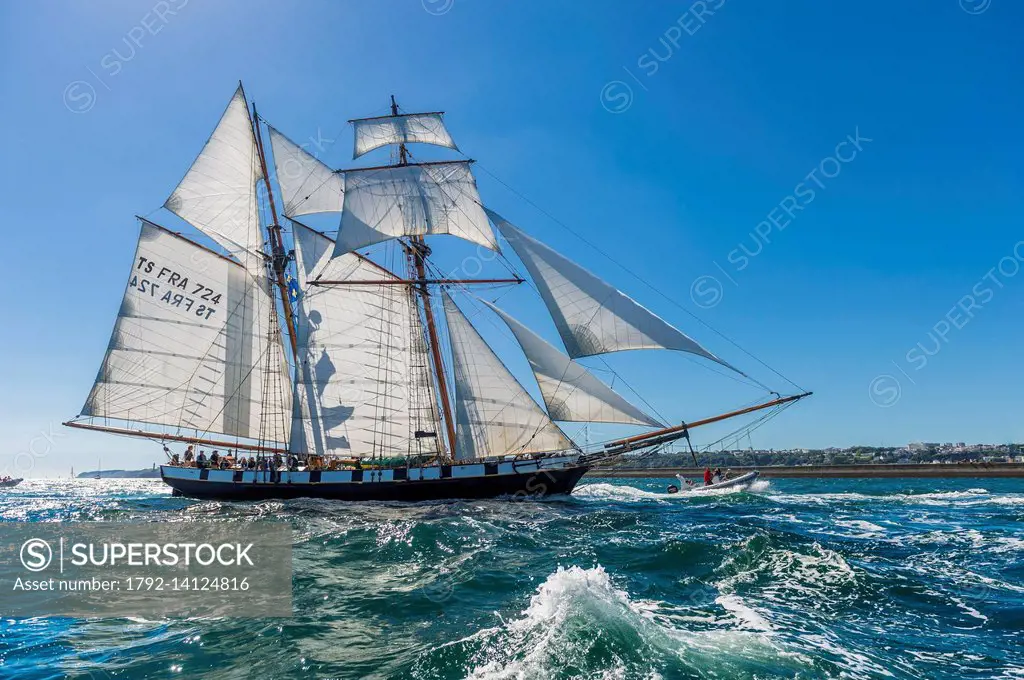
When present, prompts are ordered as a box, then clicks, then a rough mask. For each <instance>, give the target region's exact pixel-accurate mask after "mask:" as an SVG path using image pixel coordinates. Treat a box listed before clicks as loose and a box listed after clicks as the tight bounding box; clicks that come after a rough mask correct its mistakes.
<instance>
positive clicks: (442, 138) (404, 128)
mask: <svg viewBox="0 0 1024 680" xmlns="http://www.w3.org/2000/svg"><path fill="white" fill-rule="evenodd" d="M441 116H442V114H440V113H409V114H405V115H399V116H381V117H379V118H360V119H358V120H353V121H352V125H353V126H354V128H355V149H354V150H353V153H352V158H359V157H360V156H362V155H363V154H364V153H367V152H369V151H373V150H374V149H378V148H380V147H382V146H387V145H389V144H414V143H421V144H433V145H434V146H446V147H448V148H449V149H456V150H458V147H457V146H455V142H454V141H453V140H452V137H451V135H450V134H448V129H447V128H445V126H444V120H443V119H442V118H441Z"/></svg>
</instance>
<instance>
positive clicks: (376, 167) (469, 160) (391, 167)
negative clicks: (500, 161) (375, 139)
mask: <svg viewBox="0 0 1024 680" xmlns="http://www.w3.org/2000/svg"><path fill="white" fill-rule="evenodd" d="M403 148H405V144H400V145H399V150H401V149H403ZM406 153H408V152H406ZM459 163H476V161H475V160H473V159H472V158H465V159H462V160H457V161H423V162H422V163H399V164H398V165H400V166H402V167H410V168H414V167H423V166H427V165H458V164H459ZM395 167H396V166H394V165H374V166H372V167H369V168H342V169H341V170H335V171H334V174H335V175H341V174H344V173H346V172H366V171H368V170H394V169H395Z"/></svg>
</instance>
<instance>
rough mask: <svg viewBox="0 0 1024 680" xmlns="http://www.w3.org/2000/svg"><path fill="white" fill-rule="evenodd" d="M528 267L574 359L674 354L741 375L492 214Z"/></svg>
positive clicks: (615, 291)
mask: <svg viewBox="0 0 1024 680" xmlns="http://www.w3.org/2000/svg"><path fill="white" fill-rule="evenodd" d="M487 215H488V216H489V217H490V218H491V220H492V221H493V222H494V224H495V225H497V227H498V229H499V231H501V233H502V235H503V236H504V237H505V239H506V240H507V241H508V242H509V243H510V244H511V245H512V248H513V249H514V250H515V251H516V253H517V254H518V255H519V258H520V259H521V260H522V261H523V264H524V265H526V269H527V270H528V271H529V272H530V276H531V277H532V278H533V280H534V283H536V284H537V289H538V291H539V292H540V295H541V297H542V298H543V299H544V304H545V305H547V308H548V311H550V312H551V316H552V318H553V319H554V321H555V326H556V327H557V328H558V334H559V335H561V336H562V341H563V342H564V343H565V348H566V349H567V350H568V352H569V356H571V357H572V358H574V359H578V358H579V357H585V356H591V355H594V354H604V353H607V352H616V351H620V350H627V349H675V350H680V351H683V352H689V353H691V354H696V355H698V356H702V357H705V358H707V359H710V360H711V361H715V362H718V363H719V364H722V365H723V366H726V367H727V368H730V369H732V370H734V371H737V373H739V371H738V370H737V369H735V368H733V367H732V366H730V365H729V364H728V363H726V362H724V361H722V360H721V359H719V358H718V357H716V356H715V355H714V354H712V353H711V352H709V351H707V350H706V349H704V348H703V347H701V346H700V345H699V344H697V342H696V341H694V340H693V339H691V338H689V337H687V336H686V335H684V334H683V333H682V332H681V331H679V330H677V329H676V328H674V327H673V326H671V325H669V324H668V323H666V322H665V321H664V320H662V319H661V317H659V316H656V315H655V314H654V313H653V312H650V311H649V310H648V309H647V308H646V307H643V306H642V305H640V304H639V303H637V302H636V301H635V300H633V299H632V298H630V297H629V296H628V295H626V294H625V293H623V292H622V291H620V290H618V289H616V288H614V287H613V286H611V285H609V284H608V283H606V282H604V281H602V280H601V279H599V278H598V277H596V276H594V275H593V274H591V273H590V272H589V271H587V270H586V269H584V268H583V267H581V266H579V265H578V264H576V263H575V262H573V261H571V260H569V259H568V258H565V257H563V256H562V255H560V254H559V253H557V252H555V251H554V250H552V249H551V248H549V247H548V246H546V245H544V244H543V243H541V242H540V241H538V240H536V239H534V238H532V237H530V236H528V235H527V234H525V233H523V232H522V231H520V230H519V229H518V228H517V227H516V226H515V225H513V224H512V223H511V222H509V221H507V220H505V219H504V218H503V217H502V216H501V215H499V214H497V213H496V212H494V211H492V210H487Z"/></svg>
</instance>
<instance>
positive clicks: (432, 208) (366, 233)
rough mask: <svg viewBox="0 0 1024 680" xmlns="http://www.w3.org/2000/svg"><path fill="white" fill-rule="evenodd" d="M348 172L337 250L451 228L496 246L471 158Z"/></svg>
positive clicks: (453, 232)
mask: <svg viewBox="0 0 1024 680" xmlns="http://www.w3.org/2000/svg"><path fill="white" fill-rule="evenodd" d="M344 174H345V205H344V208H343V210H342V213H341V228H340V231H339V233H338V242H337V245H336V247H335V251H334V254H335V255H336V256H337V255H343V254H345V253H348V252H351V251H353V250H356V249H357V248H363V247H365V246H369V245H373V244H374V243H380V242H381V241H386V240H388V239H392V238H398V237H399V236H413V235H425V234H451V235H452V236H458V237H460V238H463V239H465V240H467V241H471V242H473V243H478V244H480V245H482V246H484V247H486V248H490V249H491V250H497V249H498V244H497V241H495V238H494V231H493V230H492V229H491V226H490V224H489V223H488V221H487V216H486V215H485V214H484V211H483V209H482V207H481V206H480V195H479V193H477V189H476V181H475V180H474V179H473V174H472V173H471V172H470V171H469V162H468V161H457V162H450V163H419V164H412V165H400V166H389V167H383V168H371V169H365V170H348V171H346V172H345V173H344Z"/></svg>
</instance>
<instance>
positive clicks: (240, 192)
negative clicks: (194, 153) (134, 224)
mask: <svg viewBox="0 0 1024 680" xmlns="http://www.w3.org/2000/svg"><path fill="white" fill-rule="evenodd" d="M262 176H263V173H262V170H261V169H260V161H259V154H258V153H257V150H256V141H255V138H254V137H253V130H252V120H251V119H250V117H249V107H248V104H247V103H246V101H245V93H244V92H243V91H242V86H241V85H239V86H238V89H237V90H236V91H235V94H234V96H233V97H232V98H231V102H230V103H229V104H228V107H227V109H226V110H225V111H224V115H223V116H221V119H220V122H219V123H218V124H217V127H216V129H215V130H214V131H213V134H212V135H210V139H209V140H208V141H207V142H206V145H205V146H204V147H203V150H202V152H200V154H199V156H198V157H197V158H196V160H195V161H194V162H193V163H192V167H191V168H189V170H188V172H187V173H186V174H185V177H184V178H182V180H181V183H180V184H178V187H177V188H176V189H175V190H174V193H172V194H171V196H170V198H168V199H167V201H166V202H165V203H164V207H165V208H167V209H168V210H170V211H171V212H173V213H174V214H176V215H178V216H179V217H181V218H182V219H183V220H185V221H186V222H189V223H190V224H192V225H193V226H195V227H196V228H197V229H199V230H200V231H202V232H203V233H205V234H206V235H207V236H209V237H210V238H212V239H213V240H214V241H216V242H217V243H219V244H220V245H221V246H223V247H224V248H225V249H226V250H227V251H228V252H229V253H231V254H232V255H233V256H235V257H236V258H238V260H240V261H241V262H242V263H243V264H245V265H246V268H247V269H249V271H251V272H255V271H257V270H261V269H262V268H263V266H264V261H263V254H262V253H263V237H262V234H261V232H260V225H259V217H258V213H257V205H256V182H257V181H258V180H259V179H260V177H262Z"/></svg>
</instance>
